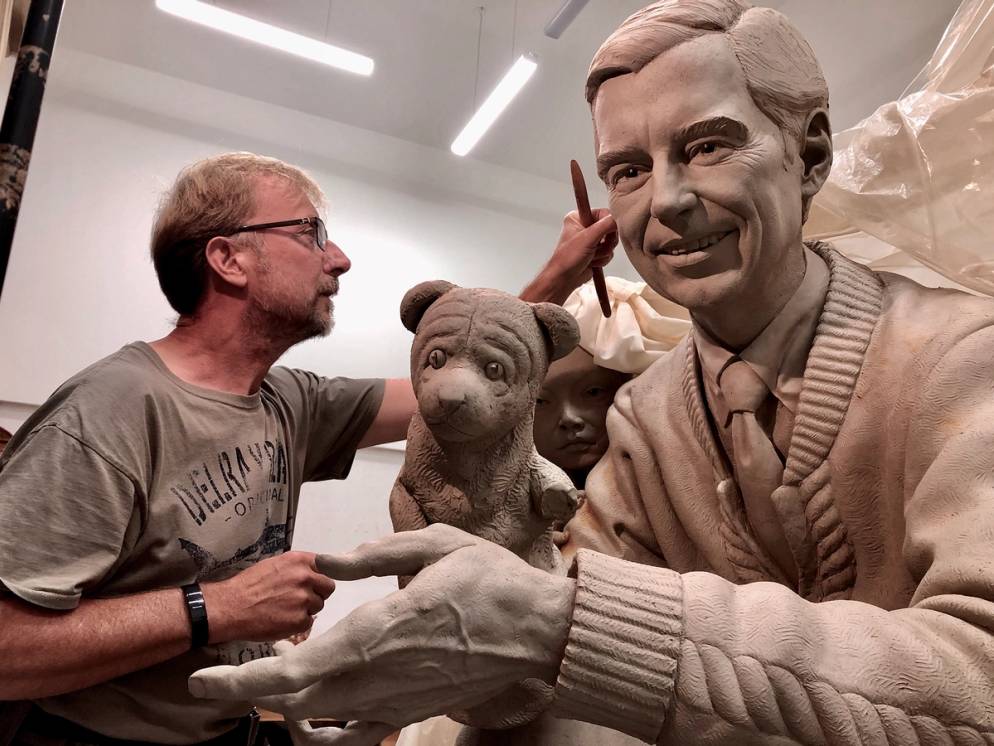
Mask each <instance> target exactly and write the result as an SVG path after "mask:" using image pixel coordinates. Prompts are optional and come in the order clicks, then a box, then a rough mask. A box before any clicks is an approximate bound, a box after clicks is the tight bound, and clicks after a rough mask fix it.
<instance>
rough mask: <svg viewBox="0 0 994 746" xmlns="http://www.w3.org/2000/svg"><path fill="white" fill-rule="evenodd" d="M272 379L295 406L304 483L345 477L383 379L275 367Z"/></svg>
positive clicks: (370, 419)
mask: <svg viewBox="0 0 994 746" xmlns="http://www.w3.org/2000/svg"><path fill="white" fill-rule="evenodd" d="M272 376H273V380H274V383H276V385H277V386H278V387H280V388H281V389H282V390H283V391H284V393H285V394H286V395H287V398H288V400H289V401H291V402H294V403H296V404H297V405H298V406H299V407H300V413H299V420H298V423H297V428H296V433H295V435H294V437H295V438H296V439H297V443H296V444H295V446H294V449H295V450H298V452H299V449H303V463H304V469H303V481H305V482H308V481H320V480H323V479H344V478H345V477H346V476H348V473H349V470H350V469H351V468H352V461H353V459H354V458H355V452H356V447H357V446H358V445H359V441H360V440H362V436H363V435H365V434H366V431H367V430H368V429H369V426H370V425H371V424H372V422H373V420H374V419H375V418H376V414H377V413H378V412H379V411H380V404H382V402H383V390H384V385H385V382H384V380H383V379H380V378H341V377H338V378H325V377H324V376H319V375H317V374H315V373H311V372H309V371H303V370H291V369H288V368H274V369H273V372H272Z"/></svg>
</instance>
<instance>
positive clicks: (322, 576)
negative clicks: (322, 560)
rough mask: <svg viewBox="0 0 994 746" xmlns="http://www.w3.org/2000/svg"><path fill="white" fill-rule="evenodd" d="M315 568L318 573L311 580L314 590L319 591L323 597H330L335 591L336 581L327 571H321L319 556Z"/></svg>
mask: <svg viewBox="0 0 994 746" xmlns="http://www.w3.org/2000/svg"><path fill="white" fill-rule="evenodd" d="M314 569H315V570H316V573H315V575H314V579H313V580H312V581H311V582H312V583H313V587H314V592H315V593H317V594H318V595H319V596H320V597H321V598H322V599H325V598H328V596H330V595H331V594H332V593H334V591H335V581H334V580H332V579H331V578H329V577H328V575H327V574H326V573H323V572H321V570H320V568H319V567H318V566H317V558H315V565H314Z"/></svg>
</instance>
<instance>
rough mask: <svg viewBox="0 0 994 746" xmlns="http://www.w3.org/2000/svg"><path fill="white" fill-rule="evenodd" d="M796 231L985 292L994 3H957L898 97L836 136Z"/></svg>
mask: <svg viewBox="0 0 994 746" xmlns="http://www.w3.org/2000/svg"><path fill="white" fill-rule="evenodd" d="M804 233H805V237H807V238H821V239H826V240H832V241H834V242H835V243H836V245H838V246H839V248H840V250H842V251H844V252H845V253H847V254H850V255H852V256H853V258H855V259H857V260H858V261H863V262H864V263H867V264H870V265H871V266H873V267H875V268H879V269H889V270H891V271H899V272H901V273H902V274H910V275H911V276H912V277H915V274H916V261H917V262H920V263H921V264H922V265H924V266H925V267H928V268H930V269H932V270H934V271H935V272H937V273H939V274H941V275H943V276H944V277H945V278H948V280H951V281H952V282H951V283H950V282H945V283H943V284H954V283H955V284H958V285H961V286H964V287H966V288H969V289H971V290H974V291H977V292H980V293H985V294H988V295H994V0H965V1H964V2H963V3H962V5H961V6H960V7H959V9H958V10H957V11H956V14H955V15H954V16H953V18H952V20H951V21H950V24H949V27H948V28H947V29H946V32H945V34H944V35H943V37H942V40H941V41H940V43H939V46H938V48H937V49H936V51H935V54H934V55H933V56H932V59H931V60H930V61H929V63H928V65H926V67H925V69H924V70H922V72H921V73H920V74H919V75H918V77H917V78H915V80H914V81H913V82H912V83H911V85H910V86H909V87H908V90H907V91H906V92H905V94H904V95H903V96H902V97H901V99H900V100H898V101H894V102H891V103H888V104H885V105H883V106H881V107H880V108H879V109H877V111H876V112H874V113H873V114H872V115H871V116H869V117H867V118H866V119H864V120H863V121H862V122H860V123H859V124H858V125H856V126H855V127H852V128H850V129H848V130H845V131H844V132H840V133H839V134H837V135H836V136H835V163H834V166H833V168H832V174H831V176H830V177H829V180H828V182H827V183H826V184H825V186H824V187H823V188H822V190H821V192H820V193H819V194H818V196H817V197H816V198H815V200H814V202H813V204H812V209H811V214H810V217H809V220H808V222H807V224H806V225H805V230H804ZM909 257H910V259H909ZM915 260H916V261H915ZM917 274H919V275H921V273H920V272H918V273H917ZM916 279H924V280H925V281H926V282H927V278H923V277H920V276H919V277H917V278H916Z"/></svg>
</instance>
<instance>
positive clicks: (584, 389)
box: [535, 347, 630, 469]
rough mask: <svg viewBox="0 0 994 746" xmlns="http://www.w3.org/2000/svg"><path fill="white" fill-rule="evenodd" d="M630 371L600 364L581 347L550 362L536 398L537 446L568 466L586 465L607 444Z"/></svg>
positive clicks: (599, 455)
mask: <svg viewBox="0 0 994 746" xmlns="http://www.w3.org/2000/svg"><path fill="white" fill-rule="evenodd" d="M629 378H630V376H628V375H626V374H624V373H619V372H617V371H614V370H609V369H607V368H601V367H600V366H598V365H594V359H593V357H591V355H590V353H588V352H587V351H585V350H583V349H582V348H580V347H577V348H576V349H575V350H573V352H571V353H570V354H569V355H567V356H566V357H564V358H562V359H561V360H557V361H555V362H554V363H552V364H551V365H550V366H549V372H548V374H547V375H546V377H545V381H543V383H542V390H541V391H540V392H539V395H538V401H537V402H536V403H535V448H536V449H537V450H538V452H539V453H540V454H541V455H542V456H544V457H545V458H547V459H549V461H551V462H552V463H554V464H555V465H556V466H558V467H560V468H562V469H585V468H588V467H591V466H593V465H594V464H596V463H597V461H598V459H600V457H601V456H602V455H604V452H605V451H606V450H607V427H606V426H605V419H606V418H607V410H608V408H609V407H610V406H611V402H613V401H614V394H615V392H616V391H617V390H618V387H619V386H621V384H623V383H624V382H625V381H627V380H628V379H629Z"/></svg>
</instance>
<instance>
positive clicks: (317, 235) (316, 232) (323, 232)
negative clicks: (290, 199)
mask: <svg viewBox="0 0 994 746" xmlns="http://www.w3.org/2000/svg"><path fill="white" fill-rule="evenodd" d="M292 225H309V226H311V228H312V229H313V232H312V235H313V236H314V243H315V244H316V245H317V248H318V250H319V251H324V245H325V244H326V243H327V242H328V229H327V228H325V227H324V221H323V220H321V218H319V217H311V218H296V219H295V220H277V221H276V222H275V223H256V224H255V225H243V226H241V227H240V228H236V229H235V230H234V231H232V232H231V234H229V235H234V234H235V233H245V232H250V231H267V230H269V229H270V228H286V227H289V226H292Z"/></svg>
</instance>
